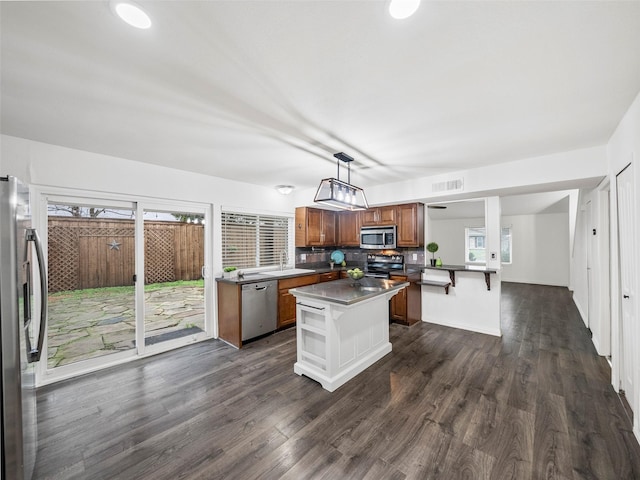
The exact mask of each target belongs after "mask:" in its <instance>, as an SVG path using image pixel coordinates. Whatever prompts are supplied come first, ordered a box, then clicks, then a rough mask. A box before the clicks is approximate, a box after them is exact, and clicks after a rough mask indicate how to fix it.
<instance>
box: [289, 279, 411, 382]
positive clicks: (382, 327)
mask: <svg viewBox="0 0 640 480" xmlns="http://www.w3.org/2000/svg"><path fill="white" fill-rule="evenodd" d="M332 283H333V282H332ZM404 285H406V284H403V286H404ZM401 288H402V287H400V288H394V289H390V290H387V291H384V292H379V293H378V294H377V295H376V296H374V297H371V298H367V299H364V300H362V301H358V302H356V303H353V304H350V305H344V304H339V303H334V302H332V301H331V300H320V299H317V298H309V297H306V296H303V295H299V294H297V293H296V291H300V290H302V289H294V290H291V293H292V294H293V295H295V296H296V297H297V308H296V312H297V325H296V329H297V341H298V349H297V350H298V358H297V362H296V363H295V365H294V366H293V371H294V372H295V373H297V374H298V375H305V376H307V377H309V378H312V379H313V380H316V381H317V382H319V383H320V384H321V385H322V388H324V389H325V390H328V391H330V392H333V391H334V390H335V389H337V388H338V387H340V386H341V385H344V384H345V383H346V382H348V381H349V380H351V379H352V378H353V377H355V376H356V375H358V374H359V373H360V372H362V371H364V370H365V369H367V368H368V367H369V366H371V365H372V364H374V363H375V362H377V361H378V360H380V359H381V358H382V357H384V356H385V355H386V354H388V353H390V352H391V343H390V342H389V299H390V298H391V297H393V296H394V295H395V294H397V293H398V292H399V290H400V289H401Z"/></svg>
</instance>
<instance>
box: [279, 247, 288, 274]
mask: <svg viewBox="0 0 640 480" xmlns="http://www.w3.org/2000/svg"><path fill="white" fill-rule="evenodd" d="M283 254H284V259H285V262H286V263H285V262H283V261H282V258H283ZM287 263H289V251H288V250H287V249H286V248H283V249H282V250H281V251H280V270H284V266H285V265H286V264H287Z"/></svg>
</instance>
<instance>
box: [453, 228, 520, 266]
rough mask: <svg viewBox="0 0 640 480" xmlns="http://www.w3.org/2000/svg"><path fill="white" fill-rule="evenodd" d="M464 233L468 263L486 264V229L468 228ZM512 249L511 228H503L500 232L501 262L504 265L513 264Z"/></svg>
mask: <svg viewBox="0 0 640 480" xmlns="http://www.w3.org/2000/svg"><path fill="white" fill-rule="evenodd" d="M464 232H465V233H464V234H465V258H466V259H467V263H486V262H487V252H486V244H485V236H486V229H485V228H484V227H467V228H465V229H464ZM511 247H512V244H511V227H503V228H502V229H501V230H500V260H501V262H502V263H511Z"/></svg>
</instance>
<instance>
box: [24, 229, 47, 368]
mask: <svg viewBox="0 0 640 480" xmlns="http://www.w3.org/2000/svg"><path fill="white" fill-rule="evenodd" d="M26 240H27V242H33V244H34V246H35V247H36V257H37V258H38V271H39V275H38V276H39V277H40V326H39V327H40V328H39V329H38V339H37V341H36V348H33V347H30V346H29V347H28V348H29V351H28V352H27V360H28V361H29V363H34V362H39V361H40V357H41V356H42V346H43V344H44V333H45V328H46V326H47V300H48V297H47V294H48V291H47V269H46V266H45V264H44V255H43V254H42V244H41V243H40V237H39V236H38V232H37V231H36V229H35V228H29V229H27V233H26ZM25 251H26V250H25ZM27 337H28V336H27Z"/></svg>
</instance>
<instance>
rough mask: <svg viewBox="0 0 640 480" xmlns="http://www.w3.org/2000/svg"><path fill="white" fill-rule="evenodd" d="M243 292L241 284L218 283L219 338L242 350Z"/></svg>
mask: <svg viewBox="0 0 640 480" xmlns="http://www.w3.org/2000/svg"><path fill="white" fill-rule="evenodd" d="M241 315H242V290H241V286H240V285H239V284H235V283H226V282H218V337H220V338H221V339H222V340H224V341H226V342H229V343H230V344H231V345H233V346H235V347H238V348H240V347H241V346H242V336H241V335H242V332H241V331H240V328H241Z"/></svg>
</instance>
